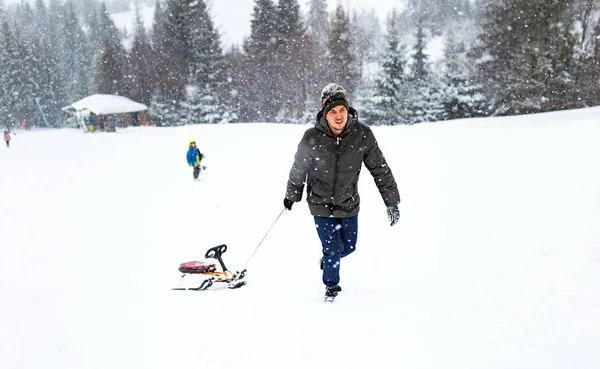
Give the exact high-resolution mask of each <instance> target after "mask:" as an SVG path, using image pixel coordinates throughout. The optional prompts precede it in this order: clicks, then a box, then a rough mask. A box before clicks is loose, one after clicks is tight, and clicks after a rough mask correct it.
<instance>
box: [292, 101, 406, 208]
mask: <svg viewBox="0 0 600 369" xmlns="http://www.w3.org/2000/svg"><path fill="white" fill-rule="evenodd" d="M362 163H364V164H365V167H366V168H367V169H368V170H369V172H371V175H372V176H373V178H374V179H375V184H376V185H377V187H378V188H379V192H380V193H381V196H382V198H383V202H384V203H385V205H386V206H393V205H397V204H399V203H400V194H399V193H398V187H397V185H396V181H395V180H394V176H393V175H392V171H391V169H390V167H388V165H387V163H386V161H385V158H384V156H383V154H382V153H381V150H379V146H378V145H377V141H376V140H375V136H374V135H373V132H372V131H371V129H370V128H369V127H367V126H366V125H364V124H362V123H359V121H358V113H357V112H356V110H354V109H352V108H350V109H349V113H348V123H347V124H346V127H345V129H344V131H343V132H342V133H341V134H340V135H339V136H335V135H334V134H333V133H332V132H331V130H330V129H329V126H328V125H327V121H326V120H325V118H324V117H323V114H322V113H319V114H318V115H317V123H316V124H315V126H314V127H313V128H309V129H308V130H307V131H306V132H305V133H304V137H302V140H301V141H300V144H299V145H298V151H297V152H296V157H295V159H294V165H293V166H292V169H291V171H290V177H289V180H288V184H287V191H286V195H285V197H286V198H287V199H289V200H292V201H295V202H298V201H300V200H301V199H302V192H303V191H304V185H305V183H306V184H307V186H306V187H307V188H306V193H307V198H306V201H307V202H308V205H309V208H310V212H311V214H312V215H314V216H324V217H328V216H333V217H336V218H344V217H350V216H354V215H356V214H358V211H359V205H360V197H359V195H358V177H359V175H360V170H361V168H362Z"/></svg>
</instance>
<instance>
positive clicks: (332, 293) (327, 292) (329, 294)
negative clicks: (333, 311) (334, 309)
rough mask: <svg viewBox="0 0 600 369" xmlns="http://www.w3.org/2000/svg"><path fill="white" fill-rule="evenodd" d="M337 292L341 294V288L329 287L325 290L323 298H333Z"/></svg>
mask: <svg viewBox="0 0 600 369" xmlns="http://www.w3.org/2000/svg"><path fill="white" fill-rule="evenodd" d="M339 292H342V287H340V286H331V287H327V288H326V289H325V297H335V296H337V294H338V293H339Z"/></svg>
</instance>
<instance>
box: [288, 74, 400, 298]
mask: <svg viewBox="0 0 600 369" xmlns="http://www.w3.org/2000/svg"><path fill="white" fill-rule="evenodd" d="M321 104H322V106H321V110H320V111H319V113H318V114H317V119H316V124H315V126H314V127H312V128H309V129H308V130H306V132H305V133H304V137H302V140H300V144H299V145H298V150H297V152H296V156H295V158H294V164H293V165H292V169H291V170H290V175H289V180H288V183H287V189H286V193H285V198H284V199H283V205H284V206H285V208H286V209H287V210H292V205H293V204H294V202H298V201H300V200H301V199H302V193H303V192H304V185H305V184H306V193H307V194H306V201H307V202H308V207H309V209H310V213H311V214H312V215H313V216H314V221H315V225H316V229H317V233H318V235H319V238H320V240H321V246H322V248H323V256H322V259H321V261H320V264H321V269H322V270H323V283H324V284H325V287H326V289H325V299H326V301H332V300H333V299H334V298H335V296H337V294H338V292H340V291H341V290H342V288H341V287H340V285H339V282H340V262H341V259H342V258H343V257H346V256H348V255H349V254H351V253H352V252H354V251H355V250H356V241H357V236H358V211H359V204H360V197H359V195H358V177H359V174H360V170H361V167H362V164H363V163H364V164H365V167H366V168H367V169H368V170H369V172H370V173H371V175H372V176H373V178H374V179H375V184H376V185H377V187H378V189H379V192H380V194H381V197H382V198H383V202H384V204H385V206H386V207H387V215H388V219H389V222H390V225H392V226H393V225H395V224H396V223H397V222H398V220H399V218H400V211H399V209H398V205H399V204H400V194H399V192H398V187H397V185H396V181H395V180H394V176H393V175H392V170H391V169H390V167H389V166H388V165H387V162H386V160H385V157H384V156H383V153H382V152H381V150H380V149H379V146H378V144H377V140H376V139H375V136H374V135H373V132H372V131H371V129H370V128H369V127H367V126H366V125H364V124H362V123H360V122H359V121H358V113H357V112H356V110H354V109H353V108H351V107H349V106H348V101H347V100H346V91H345V90H344V88H343V87H342V86H340V85H338V84H335V83H332V84H329V85H327V86H326V87H325V88H324V89H323V92H322V94H321Z"/></svg>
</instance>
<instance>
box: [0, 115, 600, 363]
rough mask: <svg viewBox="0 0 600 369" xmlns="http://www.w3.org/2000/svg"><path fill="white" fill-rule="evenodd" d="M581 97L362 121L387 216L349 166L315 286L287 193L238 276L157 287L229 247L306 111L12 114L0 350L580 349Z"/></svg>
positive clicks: (598, 227) (302, 219)
mask: <svg viewBox="0 0 600 369" xmlns="http://www.w3.org/2000/svg"><path fill="white" fill-rule="evenodd" d="M599 114H600V108H591V109H585V110H577V111H567V112H558V113H551V114H541V115H534V116H524V117H510V118H496V119H472V120H464V121H454V122H449V123H434V124H421V125H416V126H399V127H375V128H374V132H375V134H376V136H377V138H378V140H379V143H380V146H381V148H382V150H383V152H384V153H385V155H386V158H387V159H388V162H389V164H390V166H391V168H392V169H393V171H394V174H395V176H396V178H397V181H398V184H399V187H400V191H401V196H402V199H403V202H402V204H401V209H400V211H401V220H400V223H399V224H398V225H397V226H396V227H394V228H390V227H389V225H388V224H387V218H386V213H385V208H384V205H383V203H382V201H381V199H380V197H379V193H378V192H377V189H376V187H375V186H374V184H373V181H372V179H371V177H370V175H369V174H368V172H367V171H366V170H365V171H363V175H362V178H361V183H360V192H361V197H362V200H363V202H362V207H361V213H360V216H359V226H360V229H359V241H358V245H357V252H356V253H354V254H353V255H352V256H350V257H349V258H348V259H345V260H344V261H343V263H342V271H341V272H342V274H341V275H342V280H341V285H342V286H343V288H344V291H343V292H342V294H341V295H340V296H339V297H338V299H337V301H336V302H335V304H333V305H327V304H323V303H322V302H321V297H322V294H323V289H324V288H323V286H322V284H321V281H320V279H321V278H320V270H319V268H318V258H319V254H320V245H319V241H318V237H317V234H316V232H315V230H314V225H313V223H312V219H311V217H310V216H309V213H308V209H307V206H306V204H305V203H304V202H302V203H300V204H297V205H296V206H294V208H293V210H292V211H291V212H284V213H283V215H282V216H281V218H280V219H279V221H278V223H277V224H275V226H274V227H273V229H272V231H271V233H270V234H269V235H268V237H267V238H266V239H265V241H264V243H263V244H262V245H261V246H260V248H259V249H258V251H257V253H256V254H255V256H254V257H253V258H252V259H251V260H250V263H249V264H248V274H247V280H248V285H247V286H245V287H243V288H242V289H239V290H225V291H215V292H178V291H171V290H170V288H171V287H173V286H175V285H176V284H177V283H178V282H179V277H180V273H179V272H178V271H177V267H178V266H179V264H180V263H182V262H184V261H188V260H196V259H201V258H202V255H203V254H204V251H205V250H206V249H207V248H209V247H211V246H214V245H218V244H221V243H226V244H228V245H229V247H230V249H229V250H228V252H227V254H225V255H224V256H225V262H226V264H227V265H228V266H229V267H230V268H232V269H236V268H239V267H241V266H242V265H244V264H245V263H246V261H247V260H248V258H249V256H250V255H251V254H252V252H253V251H254V250H255V248H256V246H257V245H258V243H259V242H260V240H261V239H262V238H263V236H264V235H265V233H266V232H267V230H268V229H269V227H271V225H272V224H273V221H274V220H275V218H276V217H277V215H279V213H280V212H281V210H282V203H281V202H282V196H283V194H284V192H285V185H286V180H287V174H288V171H289V168H290V165H291V164H292V160H293V155H294V152H295V149H296V145H297V143H298V141H299V140H300V138H301V135H302V133H303V131H304V129H305V128H306V127H302V126H295V125H272V124H243V125H242V124H238V125H199V126H186V127H178V128H156V127H141V128H130V129H125V130H120V131H119V132H117V133H115V134H108V133H107V134H104V133H96V134H83V133H82V132H81V131H74V130H57V131H37V132H16V134H13V141H12V144H11V146H12V147H11V148H10V149H6V148H4V147H0V173H2V175H1V177H0V196H1V199H0V240H1V241H0V245H1V247H0V252H1V257H0V295H1V296H2V303H1V304H0V317H1V318H2V323H1V324H0V363H2V365H1V367H2V368H10V369H39V368H62V369H82V368H86V369H88V368H90V369H91V368H98V369H101V368H102V369H104V368H145V369H150V368H157V369H158V368H161V369H162V368H189V367H193V368H220V369H225V368H242V367H243V368H367V367H368V368H372V367H384V368H413V369H414V368H431V369H438V368H457V369H481V368H486V369H496V368H497V369H506V368H511V369H520V368H522V369H532V368H544V369H552V368H557V369H558V368H560V369H563V368H580V369H593V368H594V369H595V368H597V367H598V366H599V365H600V357H599V356H598V354H597V343H598V342H600V285H599V284H598V281H599V280H600V279H599V278H600V171H598V170H597V166H598V165H597V160H598V158H599V157H600V145H598V142H599V141H600V127H599V126H598V115H599ZM191 138H195V139H196V140H197V142H198V144H199V147H200V149H201V150H202V151H203V152H204V153H205V154H206V159H205V163H204V164H205V165H207V166H208V170H207V171H206V172H205V173H204V177H203V178H202V181H200V182H193V181H192V173H191V170H190V169H189V168H188V167H187V165H186V162H185V159H184V156H185V152H186V148H187V142H188V140H189V139H191Z"/></svg>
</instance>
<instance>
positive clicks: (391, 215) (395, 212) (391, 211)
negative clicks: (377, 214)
mask: <svg viewBox="0 0 600 369" xmlns="http://www.w3.org/2000/svg"><path fill="white" fill-rule="evenodd" d="M387 215H388V219H389V221H390V226H393V225H395V224H396V223H398V220H400V209H398V205H394V206H388V208H387Z"/></svg>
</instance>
